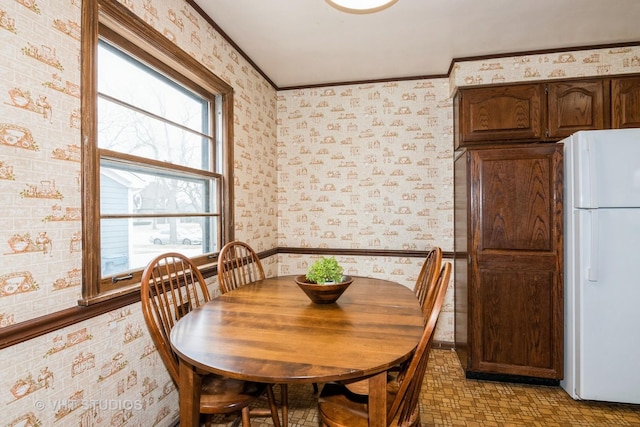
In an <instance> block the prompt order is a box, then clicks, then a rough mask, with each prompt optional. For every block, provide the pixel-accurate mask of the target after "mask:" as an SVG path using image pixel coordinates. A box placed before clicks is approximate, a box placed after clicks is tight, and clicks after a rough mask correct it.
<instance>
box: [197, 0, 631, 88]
mask: <svg viewBox="0 0 640 427" xmlns="http://www.w3.org/2000/svg"><path fill="white" fill-rule="evenodd" d="M190 2H191V3H192V4H193V3H195V4H196V5H197V6H198V7H200V8H201V9H202V11H203V12H204V13H205V14H206V15H208V16H209V18H211V20H213V21H214V22H215V24H216V25H217V26H218V27H219V28H220V29H221V30H222V31H223V32H224V33H225V34H226V35H227V36H228V37H229V38H230V39H231V41H232V42H233V43H234V44H235V45H236V46H237V47H238V48H239V49H240V50H242V51H243V52H244V53H245V54H246V56H248V58H249V59H250V60H251V61H252V62H253V63H254V64H255V65H256V66H257V67H258V68H259V69H260V70H261V72H262V73H263V74H264V75H265V76H266V77H267V78H268V79H269V80H271V82H272V83H273V84H274V85H275V86H276V87H277V88H279V89H282V88H287V87H297V86H313V85H323V84H331V83H344V82H360V81H368V80H382V79H401V78H407V77H409V78H410V77H421V76H438V75H446V74H447V73H448V72H449V67H450V65H451V61H452V60H453V59H460V58H469V57H475V56H492V55H493V56H495V55H501V54H506V53H516V52H530V51H537V50H551V49H561V48H567V47H583V46H595V45H603V44H618V43H627V42H638V41H640V0H481V1H479V0H398V1H397V2H396V3H395V4H394V5H392V6H391V7H389V8H387V9H385V10H383V11H381V12H377V13H373V14H350V13H345V12H341V11H338V10H336V9H334V8H333V7H331V6H330V5H329V4H328V3H327V2H326V1H325V0H190Z"/></svg>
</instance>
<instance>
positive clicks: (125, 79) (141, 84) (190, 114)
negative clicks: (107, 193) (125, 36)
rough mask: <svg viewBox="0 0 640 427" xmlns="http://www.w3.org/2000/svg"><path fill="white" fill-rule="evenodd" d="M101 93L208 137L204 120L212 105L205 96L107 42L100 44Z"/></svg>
mask: <svg viewBox="0 0 640 427" xmlns="http://www.w3.org/2000/svg"><path fill="white" fill-rule="evenodd" d="M98 92H99V93H101V94H105V95H108V96H110V97H112V98H115V99H117V100H119V101H121V102H124V103H126V104H129V105H132V106H135V107H137V108H139V109H141V110H145V111H148V112H150V113H152V114H155V115H157V116H160V117H164V118H165V119H167V120H170V121H172V122H175V123H177V124H180V125H182V126H185V127H188V128H189V129H193V130H194V131H197V132H200V133H204V134H208V129H207V126H208V124H207V123H208V122H207V121H205V120H203V118H205V117H207V116H208V111H207V109H208V103H207V102H205V101H204V100H203V99H202V97H200V96H198V95H196V94H194V93H192V92H190V91H189V90H187V89H185V88H183V87H181V86H178V85H177V84H176V83H174V82H172V81H171V80H169V79H167V78H166V77H164V76H163V75H161V74H159V73H157V72H156V71H154V70H152V69H151V68H149V67H147V66H145V65H143V64H142V63H140V62H138V61H136V60H135V59H133V58H131V57H130V56H128V55H125V54H124V53H122V52H119V51H118V50H116V49H114V48H113V47H112V46H110V45H109V44H107V43H105V42H103V41H100V43H99V44H98ZM101 114H102V113H100V114H99V116H101Z"/></svg>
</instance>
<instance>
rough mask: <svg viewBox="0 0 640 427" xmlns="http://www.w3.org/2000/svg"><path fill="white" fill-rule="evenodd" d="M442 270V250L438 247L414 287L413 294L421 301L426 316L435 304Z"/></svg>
mask: <svg viewBox="0 0 640 427" xmlns="http://www.w3.org/2000/svg"><path fill="white" fill-rule="evenodd" d="M441 268H442V249H441V248H440V247H438V246H435V247H433V248H432V249H431V250H430V251H429V253H428V254H427V257H426V259H425V261H424V264H422V268H421V269H420V274H419V275H418V280H416V283H415V285H414V287H413V292H414V293H415V294H416V297H417V298H418V301H420V307H422V314H424V315H425V317H426V316H428V315H429V313H430V312H431V307H432V306H433V303H434V298H435V290H436V283H437V281H438V274H439V273H440V270H441Z"/></svg>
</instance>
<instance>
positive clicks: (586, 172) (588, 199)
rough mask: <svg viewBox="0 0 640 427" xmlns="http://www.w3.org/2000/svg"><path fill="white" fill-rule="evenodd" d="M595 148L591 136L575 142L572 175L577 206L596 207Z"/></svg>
mask: <svg viewBox="0 0 640 427" xmlns="http://www.w3.org/2000/svg"><path fill="white" fill-rule="evenodd" d="M595 149H596V147H595V142H594V140H593V139H592V138H585V139H584V143H583V144H577V150H576V151H577V153H576V154H577V161H576V163H575V166H576V168H575V169H576V171H575V176H574V182H575V191H576V193H575V195H574V196H575V199H576V202H577V203H578V205H577V206H579V207H581V208H597V207H598V191H597V189H598V187H597V177H596V175H597V174H596V173H595V171H596V168H597V165H596V161H597V159H596V155H595Z"/></svg>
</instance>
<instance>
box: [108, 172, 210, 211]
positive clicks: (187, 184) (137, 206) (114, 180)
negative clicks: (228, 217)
mask: <svg viewBox="0 0 640 427" xmlns="http://www.w3.org/2000/svg"><path fill="white" fill-rule="evenodd" d="M214 182H215V181H212V180H209V179H205V178H200V179H198V178H191V177H182V176H179V174H178V173H173V174H172V175H169V173H168V172H163V171H160V170H158V171H157V172H154V171H153V170H152V169H138V170H132V169H131V168H130V167H128V166H127V165H124V164H123V165H120V164H117V163H114V162H110V161H107V160H103V161H102V162H101V168H100V214H101V215H102V216H104V215H108V214H159V215H166V214H179V213H214V214H215V213H218V209H219V207H218V206H216V194H215V185H214V184H213V183H214Z"/></svg>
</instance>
